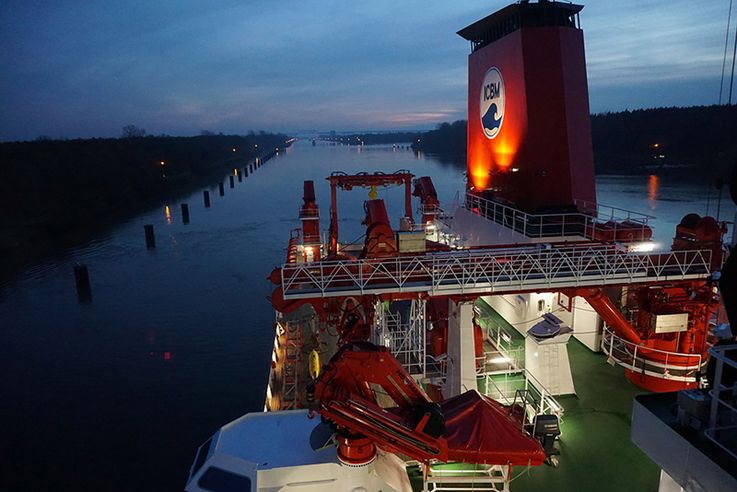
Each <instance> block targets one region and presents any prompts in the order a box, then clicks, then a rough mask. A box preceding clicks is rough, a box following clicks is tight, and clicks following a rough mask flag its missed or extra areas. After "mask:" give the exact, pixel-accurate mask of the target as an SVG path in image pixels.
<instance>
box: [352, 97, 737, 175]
mask: <svg viewBox="0 0 737 492" xmlns="http://www.w3.org/2000/svg"><path fill="white" fill-rule="evenodd" d="M591 131H592V140H593V148H594V166H595V168H596V173H597V174H633V173H634V174H670V175H678V176H682V177H684V178H689V179H690V178H693V179H700V180H706V179H717V178H722V179H725V180H726V179H728V177H729V175H730V173H731V170H732V167H733V166H734V164H735V160H737V106H694V107H688V108H655V109H638V110H634V111H621V112H614V113H612V112H608V113H601V114H594V115H591ZM343 138H345V139H346V140H345V141H349V142H350V143H351V144H355V143H357V142H358V141H359V140H363V141H364V143H366V144H368V143H374V142H375V143H405V142H411V143H412V147H413V148H414V149H416V150H421V151H423V152H429V153H433V154H438V155H458V154H465V152H466V121H465V120H459V121H455V122H453V123H442V124H440V125H438V126H437V128H436V129H434V130H430V131H427V132H414V133H411V132H410V133H407V132H405V133H386V134H365V135H361V134H356V135H349V136H344V137H343Z"/></svg>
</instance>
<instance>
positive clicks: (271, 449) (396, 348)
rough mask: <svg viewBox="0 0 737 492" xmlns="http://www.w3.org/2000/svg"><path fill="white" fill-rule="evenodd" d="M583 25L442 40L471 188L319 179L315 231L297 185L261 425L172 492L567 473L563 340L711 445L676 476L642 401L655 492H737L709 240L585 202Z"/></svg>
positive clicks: (591, 186)
mask: <svg viewBox="0 0 737 492" xmlns="http://www.w3.org/2000/svg"><path fill="white" fill-rule="evenodd" d="M582 9H583V6H582V5H577V4H572V3H564V2H553V1H543V0H540V1H539V2H529V1H522V2H518V3H514V4H511V5H509V6H507V7H504V8H502V9H501V10H499V11H496V12H494V13H492V14H491V15H489V16H487V17H485V18H483V19H480V20H478V21H477V22H475V23H473V24H471V25H469V26H467V27H465V28H463V29H461V30H460V31H458V34H459V35H460V36H462V37H463V38H464V39H466V40H467V41H469V43H470V46H471V53H470V55H469V58H468V136H467V185H466V188H465V189H464V190H462V191H460V192H459V194H458V197H457V199H456V200H455V202H454V203H448V204H442V203H440V201H439V199H438V194H437V192H436V189H435V186H434V184H433V181H432V177H430V176H415V175H413V174H412V173H411V172H409V171H407V170H398V171H396V172H394V173H384V172H370V171H367V172H363V173H357V174H346V173H343V172H340V171H335V172H333V173H332V174H331V175H330V176H328V177H327V179H326V181H327V183H328V184H329V190H330V191H329V192H330V203H331V205H330V210H329V225H328V229H327V230H326V231H323V229H322V228H321V221H320V219H321V216H320V209H319V206H318V203H317V198H316V196H317V191H318V190H317V189H316V186H315V182H314V181H305V182H304V183H303V196H302V203H301V205H300V207H299V220H300V221H301V227H299V228H297V229H294V230H293V231H291V234H290V236H289V239H288V244H287V249H286V250H287V254H286V258H285V261H284V263H283V264H282V265H281V266H279V267H277V268H275V269H274V271H273V272H272V273H271V274H270V276H269V279H270V280H271V281H272V282H273V284H274V290H273V293H272V295H271V298H270V300H271V303H272V305H273V307H274V309H275V323H274V342H273V351H272V357H271V361H270V362H271V370H270V374H269V381H268V386H267V390H266V395H265V404H264V411H263V412H260V413H250V414H246V415H244V416H243V417H241V418H239V419H237V420H235V421H233V422H231V423H229V424H227V425H225V426H223V427H222V428H221V429H220V430H218V431H217V432H216V433H215V434H214V435H213V436H212V437H211V438H210V439H208V440H207V441H206V442H205V443H204V444H202V445H201V446H200V447H199V448H198V450H197V452H196V456H195V459H194V462H193V464H192V466H191V468H190V470H189V476H188V480H187V484H186V490H188V491H230V490H247V491H287V490H300V491H347V490H350V491H379V490H381V491H402V492H409V491H412V490H427V491H441V490H498V491H508V490H510V488H512V483H511V482H512V481H513V479H514V477H515V470H520V469H521V470H528V471H529V472H530V473H534V469H535V468H536V467H540V466H542V467H549V468H551V469H554V468H555V467H556V466H557V465H558V463H559V462H560V460H565V459H566V456H565V454H564V453H563V454H562V453H561V447H560V445H559V444H560V439H561V430H560V422H561V419H563V418H564V413H565V408H564V406H563V405H561V404H560V403H559V402H558V400H557V399H556V397H558V396H559V395H570V394H575V393H576V389H575V386H574V381H573V377H572V374H571V368H570V363H569V357H568V350H567V346H568V342H569V341H570V340H571V339H572V338H575V339H577V340H578V341H579V342H580V343H582V344H583V345H584V346H586V347H588V348H589V349H590V350H591V351H593V352H596V353H597V354H599V357H602V358H604V359H605V360H606V361H607V362H608V363H609V364H610V365H611V366H618V367H621V368H624V375H625V377H626V379H627V381H629V383H631V384H633V385H635V386H637V387H639V388H642V389H644V390H647V391H648V392H651V393H652V394H651V395H646V397H651V396H653V397H655V398H656V400H657V401H656V403H657V405H656V406H658V408H662V407H663V406H664V405H665V406H666V407H668V405H669V402H671V400H670V399H666V400H662V399H659V398H663V397H664V395H666V396H667V397H668V398H676V397H674V396H672V395H674V394H678V395H687V396H678V402H679V403H680V404H682V407H678V408H679V409H681V408H682V409H683V411H682V413H680V414H679V415H681V421H682V423H684V422H685V423H687V424H689V425H690V426H691V427H690V428H699V425H701V424H703V428H704V429H706V428H707V427H708V429H709V430H710V431H711V434H708V433H707V434H705V435H707V436H711V441H710V442H712V443H715V445H718V446H720V447H721V448H720V449H722V451H723V453H722V455H720V457H719V459H715V460H714V459H713V460H712V461H709V459H711V458H713V456H712V457H711V458H710V457H709V454H708V452H707V451H708V449H707V447H705V446H703V445H702V446H701V448H699V449H702V451H703V450H704V449H707V451H703V453H702V454H703V456H705V458H703V459H701V460H700V461H698V465H694V464H693V463H691V464H690V468H689V467H685V465H684V466H680V465H682V464H683V463H680V462H678V461H677V460H676V459H675V458H674V456H675V454H674V453H676V451H674V450H675V449H676V447H675V446H670V444H669V443H671V442H676V441H677V439H681V440H683V439H685V438H684V437H683V436H681V437H680V438H679V437H678V436H677V435H675V434H674V435H672V436H670V435H667V429H671V430H672V426H670V424H669V422H668V418H666V417H663V418H661V419H660V421H659V422H660V423H661V425H657V424H656V421H657V420H658V417H657V416H654V414H653V413H652V412H650V410H649V408H650V407H649V406H648V405H649V403H648V400H647V398H643V399H642V400H639V397H638V401H636V402H635V411H634V413H635V421H634V422H633V426H632V428H633V441H634V442H635V443H636V444H637V445H638V446H639V447H640V448H641V449H643V450H644V451H645V452H646V453H648V455H649V456H650V457H651V458H652V459H653V460H654V461H655V462H656V463H657V464H658V466H660V468H661V469H662V471H661V477H660V487H661V489H660V490H678V489H677V488H674V487H682V488H683V489H684V490H737V485H736V486H734V487H733V486H732V485H734V484H737V482H735V480H737V477H735V473H736V472H735V471H734V470H737V467H731V471H730V466H729V465H730V463H731V462H730V461H729V460H730V459H733V460H734V459H737V457H735V455H734V452H733V448H730V445H729V444H725V442H726V441H725V439H726V437H725V436H727V435H728V434H729V433H732V432H733V430H734V428H735V427H734V421H733V420H732V421H730V420H729V419H730V418H732V417H729V415H730V409H731V411H734V406H732V404H731V403H730V402H732V403H733V401H734V400H733V397H734V391H733V390H730V389H729V387H728V384H729V382H728V381H726V382H723V381H722V376H723V373H725V369H724V367H725V364H726V367H731V365H737V363H735V362H734V361H733V360H732V359H730V358H729V357H728V356H726V355H725V353H727V352H725V351H728V350H729V349H730V347H731V346H730V345H724V346H722V347H721V348H719V347H717V346H716V345H714V343H715V340H716V338H717V337H718V335H719V330H721V331H722V332H725V331H726V332H727V333H730V334H731V332H730V331H729V330H730V328H729V326H728V325H726V324H724V323H722V321H724V318H725V314H724V312H725V310H724V306H723V303H722V298H721V291H720V288H719V287H720V282H719V276H720V271H721V270H722V266H723V265H724V262H725V260H726V258H727V257H726V254H725V252H726V249H725V245H724V236H725V234H726V232H727V228H726V224H725V223H724V222H718V221H717V220H715V219H714V218H712V217H708V216H705V217H702V216H699V215H697V214H689V215H687V216H685V217H684V218H683V219H682V220H681V222H680V223H679V224H678V226H677V227H676V230H675V232H674V239H673V242H672V244H671V245H670V248H669V249H665V248H663V247H659V246H658V245H657V244H655V243H654V242H653V240H652V237H653V234H652V228H651V225H650V219H651V217H649V216H648V215H645V214H640V213H637V212H633V211H628V210H623V209H621V208H617V207H613V206H606V205H603V204H600V203H597V200H596V189H595V181H594V164H593V151H592V142H591V128H590V122H589V102H588V84H587V79H586V64H585V54H584V42H583V31H582V28H581V23H580V12H581V10H582ZM312 143H313V145H316V142H315V141H313V142H312ZM393 186H398V187H401V188H402V189H403V190H404V215H403V216H402V217H401V218H400V220H399V223H398V224H396V225H392V222H391V220H390V218H389V214H388V212H387V207H386V204H385V202H384V200H383V199H382V198H380V191H381V190H383V189H384V188H386V187H393ZM357 189H363V190H368V199H367V200H366V201H365V202H364V216H365V219H364V221H363V225H365V235H364V237H363V239H362V240H361V241H359V242H353V243H349V242H345V241H341V237H340V235H339V223H340V219H339V217H340V216H339V213H338V195H339V193H338V192H345V191H351V190H357ZM727 261H728V260H727ZM490 317H491V318H493V319H494V320H495V322H489V319H490ZM717 327H719V329H717ZM727 338H728V337H727ZM710 354H712V360H716V361H719V362H718V368H717V370H716V372H715V373H714V374H712V375H711V379H713V380H712V381H709V378H708V377H707V372H708V371H707V364H708V360H709V358H710ZM733 383H734V382H732V384H733ZM725 384H727V386H725ZM707 387H712V388H718V389H719V391H721V390H724V392H722V393H717V394H716V396H715V397H714V398H710V396H709V395H712V394H713V393H709V390H708V389H704V388H707ZM729 391H732V400H730V399H729V398H728V397H726V396H724V395H726V394H727V393H728V392H729ZM673 392H677V393H673ZM668 395H670V396H668ZM720 395H721V397H720ZM664 401H665V402H666V403H663V402H664ZM707 406H710V407H709V408H711V409H712V411H711V413H710V415H709V416H710V419H706V420H705V417H704V413H705V412H706V410H705V408H707ZM668 408H670V407H668ZM679 412H681V410H679ZM699 412H701V414H699ZM706 413H709V412H706ZM699 415H701V420H699ZM638 419H639V420H638ZM720 419H726V420H723V421H722V420H720ZM707 420H708V421H707ZM699 422H700V423H701V424H699ZM720 422H722V423H720ZM724 422H727V424H724V425H722V424H723V423H724ZM697 424H698V425H697ZM661 427H662V428H661ZM685 434H688V433H685ZM720 436H721V437H720ZM653 443H656V444H657V446H654V445H653ZM678 444H679V446H680V447H678V450H677V453H682V454H685V455H691V456H694V455H695V454H694V453H693V452H692V451H691V448H688V445H687V444H683V443H681V442H680V441H678ZM702 444H703V443H702ZM602 446H604V445H602ZM655 448H658V449H655ZM666 448H670V450H669V452H671V456H667V457H665V458H664V457H663V456H662V450H663V449H666ZM694 449H696V448H694ZM730 449H732V451H730ZM659 452H661V454H658V453H659ZM689 453H690V454H689ZM730 453H731V457H730ZM678 456H681V454H679V455H678ZM700 456H701V455H700ZM720 460H721V461H720ZM707 462H709V463H712V465H713V466H711V467H708V466H706V465H705V463H707ZM674 463H676V464H675V465H674ZM714 463H716V464H714ZM735 463H737V461H735ZM686 469H688V470H689V471H688V472H685V471H684V470H686ZM694 483H696V484H699V483H701V484H704V483H707V484H712V485H713V487H712V488H703V489H697V488H695V487H694V486H693V484H694ZM714 484H716V485H714ZM669 487H670V488H669ZM724 487H726V488H724Z"/></svg>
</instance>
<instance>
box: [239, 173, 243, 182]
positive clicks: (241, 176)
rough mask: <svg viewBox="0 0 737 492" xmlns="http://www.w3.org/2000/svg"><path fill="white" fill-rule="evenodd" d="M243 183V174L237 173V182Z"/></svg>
mask: <svg viewBox="0 0 737 492" xmlns="http://www.w3.org/2000/svg"><path fill="white" fill-rule="evenodd" d="M241 181H243V173H238V182H239V183H240V182H241Z"/></svg>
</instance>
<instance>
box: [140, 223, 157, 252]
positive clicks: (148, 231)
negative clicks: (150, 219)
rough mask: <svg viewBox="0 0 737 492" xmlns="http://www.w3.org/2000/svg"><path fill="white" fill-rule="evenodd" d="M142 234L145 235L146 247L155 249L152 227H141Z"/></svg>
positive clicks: (148, 225) (149, 225) (147, 225)
mask: <svg viewBox="0 0 737 492" xmlns="http://www.w3.org/2000/svg"><path fill="white" fill-rule="evenodd" d="M143 232H144V233H145V234H146V247H147V248H155V247H156V238H155V237H154V226H153V225H152V224H146V225H145V226H143Z"/></svg>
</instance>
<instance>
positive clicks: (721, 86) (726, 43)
mask: <svg viewBox="0 0 737 492" xmlns="http://www.w3.org/2000/svg"><path fill="white" fill-rule="evenodd" d="M731 21H732V0H729V13H728V14H727V33H726V34H725V35H724V57H723V58H722V78H721V79H720V81H719V105H721V104H722V90H723V89H724V67H725V66H726V65H727V47H728V46H729V27H730V24H731Z"/></svg>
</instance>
